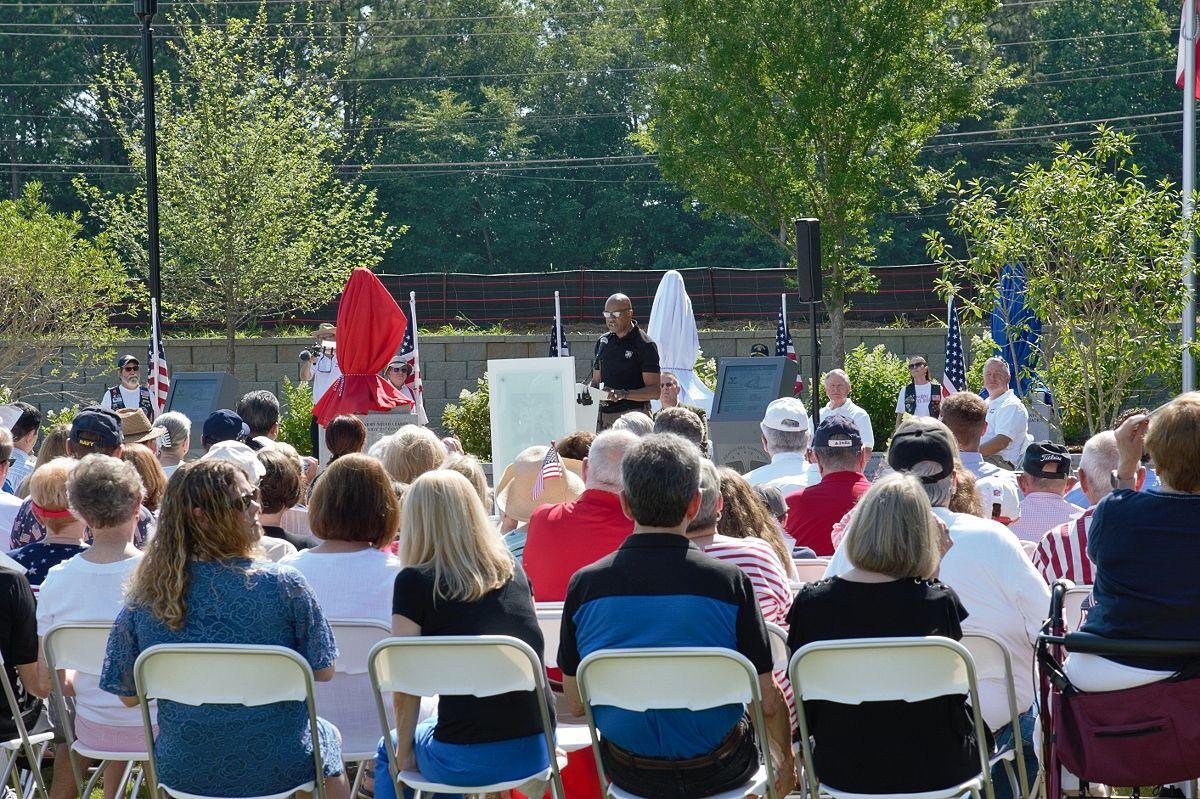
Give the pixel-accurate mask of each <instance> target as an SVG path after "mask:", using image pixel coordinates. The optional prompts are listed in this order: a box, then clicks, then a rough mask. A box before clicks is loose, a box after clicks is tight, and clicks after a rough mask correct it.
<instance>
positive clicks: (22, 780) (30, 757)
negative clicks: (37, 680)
mask: <svg viewBox="0 0 1200 799" xmlns="http://www.w3.org/2000/svg"><path fill="white" fill-rule="evenodd" d="M0 686H2V687H3V689H4V701H5V702H6V703H7V704H8V709H9V712H10V713H11V714H12V719H13V726H15V727H16V728H17V737H16V738H13V739H12V740H9V741H0V793H3V791H4V786H6V785H9V784H10V783H11V785H12V787H13V789H14V790H16V792H17V795H18V796H21V797H23V799H28V797H30V796H32V795H33V794H34V793H37V795H39V796H41V797H42V799H46V797H47V794H46V783H45V782H44V781H43V780H42V770H41V768H40V766H41V764H42V758H43V757H45V755H46V747H48V746H49V745H50V743H51V742H52V741H53V740H54V733H52V732H39V733H35V734H33V735H30V734H29V729H28V728H27V727H26V726H25V719H24V718H23V717H22V716H21V709H20V708H19V707H18V706H17V692H16V691H15V690H14V689H13V686H12V683H11V682H10V681H9V679H8V671H7V670H6V669H5V668H4V655H3V654H0ZM19 754H24V755H25V763H26V766H27V769H25V770H24V776H22V773H23V771H22V770H21V769H18V768H17V757H18V755H19Z"/></svg>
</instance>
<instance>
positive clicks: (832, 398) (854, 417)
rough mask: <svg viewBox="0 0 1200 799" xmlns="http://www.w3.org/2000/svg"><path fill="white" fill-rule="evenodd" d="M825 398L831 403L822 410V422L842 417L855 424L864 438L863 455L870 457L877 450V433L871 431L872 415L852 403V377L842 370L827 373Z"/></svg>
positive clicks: (826, 404)
mask: <svg viewBox="0 0 1200 799" xmlns="http://www.w3.org/2000/svg"><path fill="white" fill-rule="evenodd" d="M825 396H827V397H829V402H827V403H825V407H824V408H822V409H821V421H825V420H826V419H832V418H833V417H835V416H841V417H842V418H845V419H849V420H850V421H852V422H854V426H855V427H857V428H858V434H859V436H861V437H862V442H863V454H864V455H870V454H871V450H873V449H875V431H874V430H872V429H871V416H870V414H868V413H867V412H866V410H865V409H863V408H861V407H859V406H858V405H855V404H854V403H853V402H851V401H850V376H849V375H848V374H846V373H845V372H844V371H843V370H841V369H832V370H830V371H829V372H827V373H826V374H825Z"/></svg>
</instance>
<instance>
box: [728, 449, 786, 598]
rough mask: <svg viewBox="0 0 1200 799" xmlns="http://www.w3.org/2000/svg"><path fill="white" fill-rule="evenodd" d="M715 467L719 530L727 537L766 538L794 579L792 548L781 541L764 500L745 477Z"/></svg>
mask: <svg viewBox="0 0 1200 799" xmlns="http://www.w3.org/2000/svg"><path fill="white" fill-rule="evenodd" d="M717 471H718V472H719V473H720V475H721V502H722V503H723V504H722V509H721V523H720V525H719V527H718V532H720V533H721V535H727V536H729V537H730V538H761V539H762V540H764V541H766V542H767V543H768V544H770V545H771V549H772V551H774V552H775V556H776V557H778V558H779V562H780V563H781V564H782V565H783V570H784V571H785V572H787V575H788V577H790V578H793V579H794V578H795V576H796V566H795V564H794V563H793V562H792V552H791V550H790V549H788V545H787V544H786V543H785V542H784V540H783V533H782V532H780V530H779V522H778V520H776V518H775V517H774V516H772V515H771V511H770V509H768V508H767V503H766V502H764V501H763V499H762V497H760V496H759V495H758V494H757V493H755V491H754V489H753V488H751V487H750V484H749V483H747V482H746V478H744V477H742V476H741V475H740V474H738V473H737V472H735V471H734V470H733V469H730V468H729V467H728V466H722V467H720V469H718V470H717Z"/></svg>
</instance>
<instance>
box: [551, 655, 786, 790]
mask: <svg viewBox="0 0 1200 799" xmlns="http://www.w3.org/2000/svg"><path fill="white" fill-rule="evenodd" d="M575 679H576V681H577V683H578V685H579V696H580V698H581V699H582V700H583V708H584V712H585V714H586V715H587V721H588V731H589V732H590V733H591V737H592V754H593V755H594V756H595V758H596V770H597V772H599V774H600V784H601V785H606V786H607V788H606V790H607V795H608V796H611V797H613V799H641V797H638V796H637V794H634V793H631V792H630V791H627V790H625V789H623V788H621V787H620V786H618V785H615V784H613V783H612V782H611V781H609V780H608V778H607V776H606V775H605V771H604V761H603V759H602V758H601V754H600V732H599V730H597V728H596V720H595V718H594V717H593V714H592V708H593V707H594V706H597V705H602V706H608V707H616V708H620V709H622V710H629V711H633V712H637V713H644V712H646V711H647V710H682V709H686V710H707V709H709V708H715V707H721V706H723V705H749V706H750V717H751V719H752V721H753V726H754V735H755V741H756V742H757V744H758V751H759V754H760V755H761V756H762V758H763V762H762V763H761V764H759V767H758V770H757V771H756V772H755V773H754V775H753V776H752V777H751V778H750V779H749V780H748V781H747V782H746V783H745V784H743V785H741V786H739V787H737V788H735V789H732V790H729V791H725V792H723V793H720V794H717V795H715V796H712V797H709V798H708V799H739V797H745V796H764V795H765V796H767V797H768V799H776V794H775V777H774V769H773V768H772V766H771V756H770V748H769V747H768V743H767V737H766V730H767V726H766V721H765V720H764V718H763V712H762V696H761V694H760V693H759V689H758V673H757V671H756V670H755V668H754V666H753V664H751V663H750V661H749V660H747V659H746V658H745V657H744V656H743V655H742V654H740V653H738V652H734V651H732V650H729V649H720V648H716V647H692V648H682V647H681V648H647V649H601V650H599V651H597V652H593V653H591V654H590V655H588V656H587V657H585V658H584V659H583V662H581V663H580V664H579V670H578V671H577V672H576V675H575Z"/></svg>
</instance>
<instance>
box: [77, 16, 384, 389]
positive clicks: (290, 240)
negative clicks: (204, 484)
mask: <svg viewBox="0 0 1200 799" xmlns="http://www.w3.org/2000/svg"><path fill="white" fill-rule="evenodd" d="M264 8H265V7H260V10H259V12H258V14H257V16H255V17H254V18H253V19H237V18H230V19H228V20H226V21H225V22H224V23H222V24H209V23H207V22H204V21H200V22H196V23H194V24H187V23H186V22H185V21H184V20H182V19H179V18H177V19H176V20H175V23H174V30H175V32H176V33H177V34H178V37H179V38H178V39H177V40H176V41H172V42H170V48H171V51H172V56H173V58H174V59H175V60H176V61H177V63H178V71H177V73H176V74H175V75H164V76H163V77H162V79H161V81H160V90H159V99H158V102H159V105H158V109H159V120H158V131H159V133H158V136H159V151H158V159H159V186H160V188H159V191H160V197H161V230H162V234H161V235H162V268H163V285H164V291H163V304H164V310H165V312H166V313H167V315H168V318H171V319H176V320H185V321H194V322H200V323H205V324H210V325H212V324H216V325H219V326H220V327H222V328H223V329H224V330H225V332H226V341H227V348H226V351H227V358H228V363H229V368H230V370H231V371H232V370H233V368H234V366H235V362H234V352H235V350H234V337H235V335H236V332H237V330H238V328H239V327H242V326H244V325H246V324H248V323H253V322H257V321H259V320H261V319H263V318H266V317H271V316H280V315H284V314H289V313H295V312H297V311H303V310H307V309H312V308H315V307H318V306H320V305H322V304H324V303H325V302H327V301H328V300H330V299H331V298H332V297H333V296H334V295H335V294H336V293H337V292H338V291H339V289H340V288H341V287H342V285H343V284H344V283H345V281H346V279H347V277H348V276H349V274H350V272H351V271H352V270H353V269H354V268H355V267H358V266H367V267H370V266H374V265H375V264H377V263H379V261H380V259H381V258H382V257H383V254H384V253H385V252H386V251H387V249H388V247H389V246H390V245H391V242H392V239H393V238H394V236H395V234H396V230H395V229H394V228H392V227H390V226H388V225H387V224H386V223H385V221H384V219H383V216H382V215H381V214H379V213H378V212H377V211H376V209H375V202H376V201H375V192H374V191H373V190H371V189H369V188H367V187H366V186H365V185H363V184H362V183H361V182H360V181H359V180H358V179H357V178H358V177H359V174H360V173H361V171H362V169H363V168H362V166H361V164H360V163H359V162H356V161H355V159H361V158H363V157H365V156H367V155H369V153H365V152H364V151H363V149H362V148H361V147H359V146H358V143H357V141H356V140H355V139H354V138H353V137H348V136H347V135H346V134H345V132H344V118H343V114H342V109H341V107H340V105H339V103H338V102H337V99H336V93H335V91H334V86H335V85H336V81H337V79H338V78H339V76H340V75H341V74H342V70H343V68H344V64H343V59H344V53H343V51H341V50H339V49H336V45H335V46H334V47H331V46H330V45H329V38H328V36H327V35H324V34H320V33H319V31H321V30H322V28H321V27H320V26H319V25H314V22H315V20H314V19H313V17H312V16H311V15H310V16H309V18H308V19H307V20H297V21H296V24H295V25H294V26H292V25H280V24H278V23H273V22H270V21H268V19H267V17H266V13H265V11H264ZM314 31H316V33H314ZM297 39H303V40H304V41H305V46H303V47H300V46H297V45H296V44H295V42H296V40H297ZM98 83H99V87H98V92H97V96H101V97H106V98H108V102H107V103H106V105H105V107H104V110H105V113H106V114H107V116H108V118H109V120H110V121H111V123H112V124H113V126H114V127H115V128H116V130H117V132H118V135H119V136H120V142H121V145H122V148H123V149H124V152H125V155H126V157H127V158H128V160H129V162H130V164H131V165H132V166H133V167H134V169H135V172H136V173H137V174H139V175H140V174H142V173H143V169H144V164H145V154H144V151H143V149H142V130H141V124H140V117H139V115H138V114H137V110H138V109H140V107H141V84H140V82H139V81H138V79H137V75H136V73H135V71H134V69H133V65H131V64H130V63H129V62H128V61H127V60H126V59H125V58H124V57H122V56H119V55H114V56H112V57H110V58H109V59H108V60H107V61H106V63H105V65H104V70H103V72H102V74H101V75H100V77H99V80H98ZM77 186H78V188H79V189H80V191H81V192H82V193H83V195H84V196H85V197H86V199H87V200H88V202H89V203H90V205H91V210H92V213H93V214H94V215H95V217H96V218H97V219H98V220H99V221H100V223H101V224H102V226H103V227H104V229H105V230H106V231H107V233H108V235H109V237H110V238H111V240H112V241H113V242H114V244H115V245H116V246H117V247H118V249H119V251H120V253H121V255H122V256H123V257H124V259H125V260H126V262H127V263H128V264H129V265H130V266H131V267H133V268H134V269H135V271H137V272H139V273H142V274H144V273H145V251H146V249H145V213H144V207H145V206H144V196H145V195H144V190H143V188H142V187H141V186H140V185H139V186H138V188H137V189H136V190H135V191H133V192H130V193H109V192H105V191H103V190H102V189H101V188H100V187H98V186H96V185H94V184H91V183H88V182H87V181H86V180H85V179H82V178H81V179H79V180H78V181H77Z"/></svg>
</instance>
